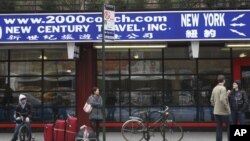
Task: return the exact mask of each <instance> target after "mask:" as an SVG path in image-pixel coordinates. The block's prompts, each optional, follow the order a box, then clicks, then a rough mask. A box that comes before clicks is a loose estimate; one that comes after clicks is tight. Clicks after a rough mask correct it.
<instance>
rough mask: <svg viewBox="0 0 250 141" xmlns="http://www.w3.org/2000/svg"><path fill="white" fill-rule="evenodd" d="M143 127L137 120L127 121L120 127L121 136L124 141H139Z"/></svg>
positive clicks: (141, 137)
mask: <svg viewBox="0 0 250 141" xmlns="http://www.w3.org/2000/svg"><path fill="white" fill-rule="evenodd" d="M144 129H145V127H144V125H143V123H142V122H141V121H139V120H133V119H132V120H128V121H126V122H125V123H124V124H123V125H122V136H123V138H124V139H125V140H126V141H141V140H142V139H143V132H144Z"/></svg>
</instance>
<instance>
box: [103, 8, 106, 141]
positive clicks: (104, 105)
mask: <svg viewBox="0 0 250 141" xmlns="http://www.w3.org/2000/svg"><path fill="white" fill-rule="evenodd" d="M104 9H105V5H104V4H103V7H102V91H103V93H102V94H103V123H104V124H105V123H106V114H105V113H106V112H105V109H106V92H105V58H106V57H105V33H104ZM102 134H103V141H106V127H105V126H102Z"/></svg>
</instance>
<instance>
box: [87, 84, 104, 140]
mask: <svg viewBox="0 0 250 141" xmlns="http://www.w3.org/2000/svg"><path fill="white" fill-rule="evenodd" d="M88 103H89V104H90V105H91V106H92V111H91V112H90V114H89V119H90V126H91V128H92V129H93V130H94V131H95V132H96V138H97V141H99V132H100V122H101V121H102V119H103V113H102V104H103V103H102V97H101V96H100V91H99V88H98V87H93V88H92V94H91V95H90V96H89V98H88Z"/></svg>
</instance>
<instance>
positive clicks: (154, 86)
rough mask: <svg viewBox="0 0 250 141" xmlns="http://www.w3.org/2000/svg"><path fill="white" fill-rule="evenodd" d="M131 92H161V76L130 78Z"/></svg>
mask: <svg viewBox="0 0 250 141" xmlns="http://www.w3.org/2000/svg"><path fill="white" fill-rule="evenodd" d="M130 82H131V83H130V84H131V85H130V87H131V90H148V91H154V90H161V88H162V76H161V75H155V76H154V75H149V76H147V75H143V76H140V75H138V76H134V75H133V76H131V81H130Z"/></svg>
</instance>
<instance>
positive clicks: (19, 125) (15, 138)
mask: <svg viewBox="0 0 250 141" xmlns="http://www.w3.org/2000/svg"><path fill="white" fill-rule="evenodd" d="M26 124H27V126H28V130H29V131H28V132H29V133H30V139H31V136H32V135H31V133H32V132H31V126H30V123H26ZM22 125H23V124H16V128H15V131H14V135H13V137H12V139H11V141H16V140H17V139H18V133H19V129H20V127H21V126H22Z"/></svg>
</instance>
